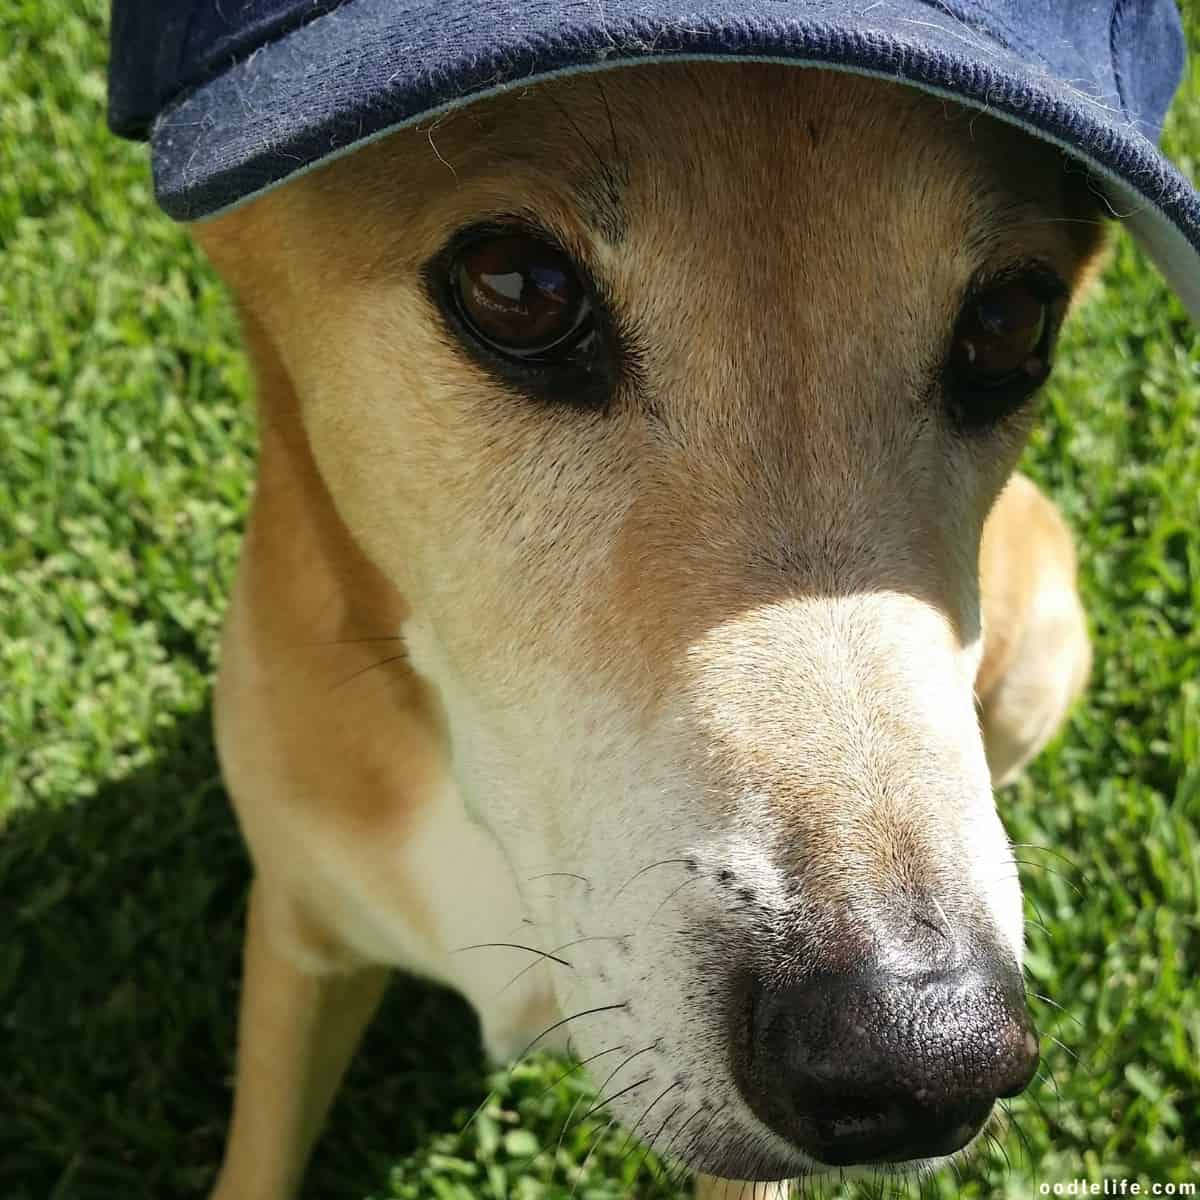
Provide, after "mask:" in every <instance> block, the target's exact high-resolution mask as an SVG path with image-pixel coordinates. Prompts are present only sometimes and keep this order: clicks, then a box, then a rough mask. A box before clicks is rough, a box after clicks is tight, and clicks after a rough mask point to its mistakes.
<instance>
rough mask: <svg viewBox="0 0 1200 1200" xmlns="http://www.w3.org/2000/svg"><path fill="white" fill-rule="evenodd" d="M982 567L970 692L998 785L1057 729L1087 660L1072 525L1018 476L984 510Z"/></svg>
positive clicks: (1078, 687)
mask: <svg viewBox="0 0 1200 1200" xmlns="http://www.w3.org/2000/svg"><path fill="white" fill-rule="evenodd" d="M980 575H981V587H982V593H983V610H984V622H983V625H984V658H983V663H982V665H981V667H980V669H979V675H978V677H977V680H976V694H977V696H978V697H979V711H980V721H981V723H982V726H983V737H984V745H985V747H986V750H987V759H988V766H989V767H990V769H991V773H992V782H993V783H994V784H995V786H997V787H1001V786H1003V785H1004V784H1007V783H1011V782H1012V780H1013V779H1014V778H1015V777H1016V776H1017V775H1018V774H1019V772H1020V771H1021V769H1022V768H1023V767H1024V766H1025V765H1026V764H1027V763H1028V762H1029V761H1030V760H1031V759H1032V758H1033V757H1034V756H1035V755H1036V754H1037V753H1038V751H1040V750H1041V749H1042V747H1043V746H1045V744H1046V743H1047V742H1048V741H1049V740H1050V739H1051V738H1052V737H1053V736H1054V735H1055V733H1056V732H1057V731H1058V729H1059V727H1060V726H1061V725H1062V723H1063V721H1064V720H1065V719H1066V716H1067V713H1068V712H1069V711H1070V709H1071V706H1072V705H1073V704H1074V703H1075V701H1076V700H1077V699H1078V697H1079V695H1080V693H1081V692H1082V691H1083V688H1084V685H1085V684H1086V683H1087V678H1088V673H1089V671H1090V669H1091V661H1092V652H1091V644H1090V642H1089V641H1088V632H1087V618H1086V617H1085V616H1084V611H1083V606H1082V604H1081V603H1080V600H1079V593H1078V589H1077V586H1076V580H1075V549H1074V546H1073V544H1072V540H1071V534H1070V531H1069V530H1068V529H1067V526H1066V524H1065V523H1064V522H1063V519H1062V517H1061V516H1060V515H1059V513H1058V510H1057V509H1056V508H1055V506H1054V505H1053V503H1051V501H1050V500H1048V499H1047V498H1046V497H1045V496H1044V495H1043V494H1042V493H1041V492H1040V491H1038V489H1037V487H1035V486H1034V484H1033V483H1032V482H1030V480H1028V479H1026V478H1025V477H1024V476H1022V475H1017V476H1014V477H1013V479H1012V481H1011V482H1010V483H1009V485H1008V487H1006V488H1005V490H1004V492H1003V493H1002V494H1001V496H1000V499H999V500H998V501H997V503H996V506H995V508H994V509H993V510H992V513H991V515H990V516H989V517H988V521H987V525H986V527H985V529H984V535H983V550H982V554H981V557H980Z"/></svg>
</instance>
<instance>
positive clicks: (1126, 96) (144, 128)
mask: <svg viewBox="0 0 1200 1200" xmlns="http://www.w3.org/2000/svg"><path fill="white" fill-rule="evenodd" d="M669 58H674V59H680V58H682V59H716V60H737V61H761V62H786V63H794V64H798V65H804V64H808V65H814V66H822V67H827V68H832V69H835V70H844V71H853V72H856V73H859V74H866V75H873V76H878V77H879V78H882V79H890V80H894V81H898V82H901V83H906V84H909V85H911V86H912V87H916V88H920V89H922V90H923V91H927V92H933V93H935V94H937V95H940V96H944V97H947V98H949V99H952V100H956V101H959V102H960V103H962V104H966V105H971V106H973V107H975V108H979V109H982V110H984V111H986V112H988V113H989V114H990V115H992V116H994V117H997V118H1000V119H1002V120H1006V121H1010V122H1012V123H1014V124H1016V125H1019V126H1020V127H1021V128H1023V129H1025V130H1027V131H1028V132H1029V133H1030V134H1032V135H1034V136H1035V137H1039V138H1042V139H1044V140H1046V141H1049V142H1053V143H1054V144H1056V145H1058V146H1060V147H1061V148H1062V149H1063V150H1064V151H1066V152H1067V153H1068V154H1070V155H1072V156H1073V157H1075V158H1077V159H1079V160H1080V161H1081V162H1082V163H1084V164H1085V165H1086V166H1087V167H1088V168H1089V169H1090V170H1091V172H1092V173H1093V175H1094V176H1095V177H1096V179H1097V181H1098V182H1099V184H1100V185H1101V186H1102V187H1103V188H1104V190H1105V192H1106V194H1107V196H1108V200H1109V203H1110V205H1111V207H1112V210H1113V212H1114V214H1115V215H1118V216H1120V217H1121V219H1122V220H1123V221H1124V222H1125V224H1126V225H1127V226H1128V227H1129V228H1130V229H1131V231H1132V232H1133V234H1134V235H1135V237H1137V238H1138V240H1139V241H1140V242H1141V243H1142V244H1143V246H1144V247H1145V248H1146V250H1147V251H1148V252H1149V253H1150V255H1151V256H1152V257H1153V258H1154V260H1155V261H1156V262H1157V264H1158V266H1159V268H1160V269H1161V270H1162V271H1163V273H1164V275H1166V277H1167V278H1168V280H1169V281H1170V282H1171V283H1172V284H1173V285H1174V287H1175V288H1176V290H1177V291H1178V292H1179V294H1180V296H1181V298H1182V299H1183V301H1184V303H1185V304H1186V305H1187V306H1188V308H1189V309H1190V310H1191V312H1192V313H1193V315H1194V316H1197V317H1200V195H1197V192H1196V190H1195V188H1194V187H1193V186H1192V185H1191V184H1190V183H1189V182H1188V180H1187V179H1185V178H1184V176H1183V175H1182V174H1181V173H1180V172H1179V171H1178V170H1177V169H1176V168H1175V167H1174V166H1173V165H1172V164H1171V162H1170V161H1169V160H1168V159H1167V158H1165V157H1164V156H1163V155H1162V154H1161V153H1160V152H1159V150H1158V149H1157V146H1156V142H1157V139H1158V135H1159V132H1160V130H1161V128H1162V122H1163V117H1164V115H1165V113H1166V110H1167V106H1168V105H1169V103H1170V101H1171V97H1172V96H1173V95H1174V92H1175V89H1176V88H1177V86H1178V84H1179V80H1180V78H1181V76H1182V73H1183V68H1184V59H1185V52H1184V37H1183V29H1182V25H1181V22H1180V17H1179V12H1178V10H1177V9H1176V7H1175V0H487V2H486V3H481V2H479V0H114V3H113V20H112V58H111V63H110V69H109V123H110V125H111V126H112V128H113V129H114V130H115V131H116V132H117V133H120V134H124V135H126V136H129V137H139V138H147V139H149V141H150V145H151V155H152V162H153V169H154V184H155V192H156V194H157V197H158V200H159V203H160V204H161V205H162V207H163V208H164V209H165V210H166V211H167V213H169V214H170V215H171V216H173V217H176V218H178V219H180V220H185V221H190V220H198V219H201V218H203V217H208V216H213V215H215V214H217V213H220V212H223V211H225V210H227V209H229V208H231V207H233V206H235V205H237V204H240V203H242V202H244V201H246V200H249V199H251V198H253V197H255V196H258V195H260V194H261V193H263V192H265V191H267V190H268V189H270V188H272V187H274V186H276V185H277V184H280V183H283V182H284V181H285V180H287V179H289V178H291V177H293V176H295V175H297V174H298V173H300V172H302V171H304V170H307V169H309V168H312V167H314V166H316V165H318V164H320V163H325V162H328V161H329V160H330V159H332V158H335V157H337V156H339V155H342V154H345V153H347V152H348V151H350V150H353V149H355V148H357V147H360V146H362V145H363V144H364V143H366V142H368V141H370V140H372V139H375V138H378V137H381V136H383V135H385V134H387V133H390V132H392V131H394V130H396V129H399V128H401V127H403V126H405V125H408V124H411V123H413V122H415V121H418V120H420V119H421V118H423V117H429V116H431V115H434V114H437V113H442V112H446V111H447V110H449V109H453V108H458V107H461V106H463V105H466V104H469V103H472V102H473V101H476V100H479V99H482V98H484V97H487V96H492V95H496V94H497V93H499V92H503V91H505V90H506V89H508V88H511V87H516V86H522V87H524V86H527V85H528V84H529V83H531V82H533V81H536V80H538V79H547V78H552V77H555V76H561V75H566V74H572V73H578V72H584V71H600V70H611V69H613V68H614V67H619V66H626V65H631V64H635V63H643V62H646V61H649V60H659V59H669Z"/></svg>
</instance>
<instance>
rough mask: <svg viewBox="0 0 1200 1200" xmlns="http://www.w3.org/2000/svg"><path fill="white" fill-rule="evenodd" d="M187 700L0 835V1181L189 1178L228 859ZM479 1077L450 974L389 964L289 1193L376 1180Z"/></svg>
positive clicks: (159, 1193)
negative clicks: (88, 791)
mask: <svg viewBox="0 0 1200 1200" xmlns="http://www.w3.org/2000/svg"><path fill="white" fill-rule="evenodd" d="M210 726H211V714H210V712H209V711H208V710H207V709H206V710H205V711H203V712H200V713H195V714H192V715H189V716H186V717H183V718H181V719H180V721H179V722H178V724H176V725H175V726H174V727H173V728H172V729H171V730H170V731H169V732H167V733H166V734H165V735H164V736H163V738H162V740H161V743H160V745H159V746H158V747H157V754H156V757H155V760H154V762H153V763H152V765H150V766H149V767H146V768H145V769H143V770H141V771H139V772H137V773H136V774H133V775H131V776H130V777H128V778H126V779H123V780H121V781H119V782H117V783H113V784H109V785H106V786H104V787H102V788H101V789H100V790H99V791H98V792H97V793H96V795H94V796H92V797H89V798H87V799H84V800H81V801H80V802H79V803H78V804H75V805H72V806H67V807H61V808H58V809H52V808H41V809H35V810H32V811H28V812H21V813H16V814H14V815H13V816H12V818H11V819H10V821H9V823H8V825H7V826H6V827H5V829H4V830H3V833H2V834H0V1196H4V1197H5V1198H6V1200H68V1198H69V1200H76V1198H78V1200H115V1198H116V1197H121V1198H122V1200H126V1198H127V1197H130V1196H153V1197H176V1196H178V1197H184V1196H188V1197H197V1196H203V1195H204V1194H205V1192H206V1189H207V1187H208V1185H209V1184H210V1183H211V1181H212V1178H213V1175H214V1173H215V1170H216V1166H217V1163H218V1160H219V1157H220V1153H221V1147H222V1144H223V1141H224V1135H225V1123H226V1119H227V1113H228V1107H229V1100H230V1081H231V1076H232V1065H233V1048H234V1023H235V1017H236V1008H237V986H238V964H239V957H240V949H241V925H242V915H243V905H244V897H245V891H246V885H247V882H248V878H249V871H248V865H247V861H246V857H245V853H244V851H243V848H242V845H241V842H240V838H239V835H238V831H237V827H236V825H235V824H234V820H233V816H232V813H231V812H230V809H229V805H228V801H227V799H226V797H225V794H224V792H223V790H222V788H221V784H220V780H219V776H218V769H217V762H216V756H215V752H214V749H213V742H212V734H211V728H210ZM483 1094H484V1083H483V1063H482V1057H481V1051H480V1048H479V1039H478V1031H477V1028H476V1025H475V1021H474V1018H473V1017H472V1015H471V1013H470V1012H469V1010H468V1009H467V1008H466V1006H465V1005H464V1004H463V1003H462V1002H461V1001H460V1000H458V999H457V998H456V997H454V996H453V995H451V994H450V993H447V992H444V991H441V990H438V989H435V988H432V987H428V986H425V985H422V984H420V983H417V982H414V981H412V980H409V979H405V978H397V980H396V981H395V983H394V984H393V987H392V990H391V992H390V994H389V996H388V999H387V1001H386V1002H385V1005H384V1009H383V1012H382V1013H381V1014H380V1017H379V1019H378V1020H377V1021H376V1022H375V1024H374V1026H373V1028H372V1030H371V1032H370V1033H369V1034H368V1037H367V1040H366V1042H365V1043H364V1046H363V1048H362V1051H361V1052H360V1054H359V1056H358V1059H357V1060H356V1062H355V1064H354V1066H353V1067H352V1069H351V1072H350V1076H349V1078H348V1080H347V1084H346V1086H345V1087H344V1088H343V1090H342V1093H341V1094H340V1097H339V1100H338V1102H337V1105H336V1106H335V1110H334V1113H333V1116H332V1119H331V1122H330V1126H329V1128H328V1130H327V1132H326V1135H325V1137H324V1139H323V1141H322V1143H321V1146H320V1148H319V1149H318V1152H317V1155H316V1158H315V1160H314V1163H313V1167H312V1170H311V1171H310V1173H309V1177H308V1189H307V1192H306V1194H308V1195H311V1196H320V1197H347V1198H349V1197H356V1198H358V1197H362V1196H364V1195H367V1194H369V1193H371V1192H372V1191H373V1192H375V1193H376V1194H383V1193H384V1192H385V1191H386V1176H387V1169H388V1163H389V1159H390V1157H394V1156H398V1155H401V1154H403V1153H405V1152H406V1151H408V1150H410V1149H411V1148H412V1147H414V1146H415V1145H416V1144H417V1143H418V1142H419V1141H420V1140H421V1139H422V1138H424V1137H425V1136H427V1135H428V1134H429V1132H430V1131H432V1130H446V1129H452V1128H454V1124H455V1121H456V1120H457V1117H456V1114H457V1113H458V1112H459V1111H460V1110H462V1111H463V1112H464V1113H465V1112H469V1111H470V1109H471V1108H472V1107H473V1106H474V1105H475V1104H476V1103H478V1101H479V1100H480V1099H481V1098H482V1096H483Z"/></svg>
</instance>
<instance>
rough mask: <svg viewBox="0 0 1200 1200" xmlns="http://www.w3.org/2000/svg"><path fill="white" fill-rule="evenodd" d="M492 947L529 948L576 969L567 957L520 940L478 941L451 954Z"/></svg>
mask: <svg viewBox="0 0 1200 1200" xmlns="http://www.w3.org/2000/svg"><path fill="white" fill-rule="evenodd" d="M491 949H500V950H528V951H529V953H530V954H537V955H539V956H540V958H543V959H545V958H548V959H549V960H550V961H551V962H556V963H561V964H562V966H564V967H571V970H574V969H575V968H574V967H573V966H571V964H570V963H569V962H567V960H566V959H565V958H559V957H558V956H557V955H555V954H551V953H549V951H546V950H539V949H538V948H537V947H536V946H525V945H522V944H521V943H520V942H476V943H475V944H474V945H472V946H459V947H457V948H456V949H454V950H451V951H450V953H451V954H465V953H466V952H467V951H468V950H491Z"/></svg>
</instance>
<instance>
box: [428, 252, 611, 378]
mask: <svg viewBox="0 0 1200 1200" xmlns="http://www.w3.org/2000/svg"><path fill="white" fill-rule="evenodd" d="M450 283H451V286H452V289H453V296H454V300H455V304H456V307H457V309H458V315H459V318H460V320H461V321H462V323H463V325H464V326H465V327H466V329H467V331H468V332H469V333H470V334H471V335H472V336H473V337H475V338H476V339H478V340H479V341H480V342H482V343H483V344H484V345H485V346H487V347H488V348H489V349H491V350H494V351H496V352H497V353H499V354H502V355H504V356H506V357H508V358H512V359H517V360H518V361H521V362H536V363H553V362H561V361H563V360H564V359H567V358H570V357H571V356H572V354H573V353H574V352H576V351H578V350H579V348H580V345H581V343H582V342H584V341H585V340H586V339H587V338H588V336H589V335H590V334H592V333H594V330H595V322H594V320H593V315H592V303H591V298H590V295H589V292H588V289H587V287H586V286H585V284H584V283H583V281H582V280H581V279H580V277H579V273H578V271H576V269H575V267H574V265H573V264H572V262H571V260H570V259H569V258H568V257H567V255H566V254H565V253H564V252H563V251H562V250H560V249H558V248H557V247H556V246H553V245H551V244H550V243H549V242H547V241H543V240H542V239H541V238H538V237H535V236H533V235H531V234H527V233H518V232H508V233H493V234H490V235H484V236H480V237H478V238H476V239H473V240H470V241H468V242H467V243H466V244H464V245H463V246H462V247H461V248H460V249H459V251H458V253H457V255H456V256H455V257H454V260H453V262H452V263H451V265H450Z"/></svg>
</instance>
